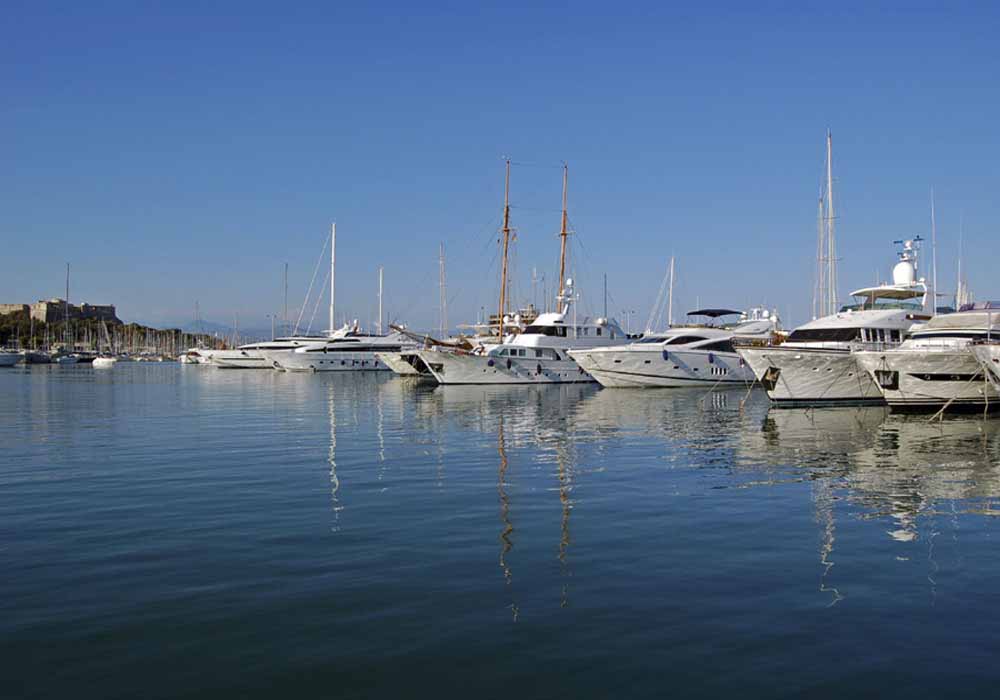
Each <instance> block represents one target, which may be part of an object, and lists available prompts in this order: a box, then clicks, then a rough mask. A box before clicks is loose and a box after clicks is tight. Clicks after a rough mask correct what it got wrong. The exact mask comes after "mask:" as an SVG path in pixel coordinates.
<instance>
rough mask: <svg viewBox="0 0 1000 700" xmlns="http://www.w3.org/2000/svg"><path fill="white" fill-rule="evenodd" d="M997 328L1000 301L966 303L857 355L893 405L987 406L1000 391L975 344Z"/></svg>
mask: <svg viewBox="0 0 1000 700" xmlns="http://www.w3.org/2000/svg"><path fill="white" fill-rule="evenodd" d="M998 333H1000V304H997V303H995V302H986V303H981V304H967V305H965V306H963V307H962V308H961V309H960V310H959V311H958V312H956V313H951V314H943V315H941V316H935V317H934V318H932V319H930V320H929V321H928V322H927V323H926V324H924V325H922V326H920V327H919V328H918V329H916V330H914V332H913V334H912V335H911V336H910V337H909V338H908V339H907V340H906V341H905V342H903V344H902V345H900V346H899V347H897V348H885V349H882V348H880V349H870V350H864V351H859V352H857V353H855V355H856V357H857V360H858V363H859V364H860V365H861V366H862V367H863V368H864V369H865V371H866V372H867V373H868V374H869V375H870V376H871V378H872V380H873V381H874V383H875V384H877V385H878V387H879V389H881V391H882V395H883V396H884V397H885V401H886V403H888V404H889V407H890V408H892V409H893V410H907V409H909V410H925V409H937V408H948V409H954V410H960V409H962V408H982V407H983V406H984V404H989V403H993V404H997V403H1000V393H998V392H997V388H996V386H994V385H993V384H992V383H990V382H989V381H988V378H987V376H986V375H985V374H984V373H983V367H982V364H981V362H980V360H979V359H977V357H976V355H975V354H974V352H973V348H972V344H973V343H975V342H976V341H985V340H986V339H987V338H991V337H992V336H995V335H997V334H998ZM987 347H989V346H987Z"/></svg>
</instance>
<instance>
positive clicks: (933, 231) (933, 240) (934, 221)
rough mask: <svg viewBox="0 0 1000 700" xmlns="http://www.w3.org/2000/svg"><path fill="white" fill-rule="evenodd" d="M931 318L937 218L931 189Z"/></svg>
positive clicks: (934, 300)
mask: <svg viewBox="0 0 1000 700" xmlns="http://www.w3.org/2000/svg"><path fill="white" fill-rule="evenodd" d="M931 284H932V285H933V286H934V292H933V293H932V294H931V316H937V293H938V286H937V217H936V216H935V215H934V188H933V187H932V188H931Z"/></svg>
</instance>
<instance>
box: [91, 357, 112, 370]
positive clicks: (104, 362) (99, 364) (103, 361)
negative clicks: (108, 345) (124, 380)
mask: <svg viewBox="0 0 1000 700" xmlns="http://www.w3.org/2000/svg"><path fill="white" fill-rule="evenodd" d="M116 362H118V358H117V357H95V358H94V369H111V368H112V367H114V366H115V363H116Z"/></svg>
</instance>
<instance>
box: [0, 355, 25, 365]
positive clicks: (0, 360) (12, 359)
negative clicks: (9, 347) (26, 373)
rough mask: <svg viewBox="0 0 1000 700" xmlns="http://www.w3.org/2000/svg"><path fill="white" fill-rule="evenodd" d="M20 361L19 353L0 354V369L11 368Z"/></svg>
mask: <svg viewBox="0 0 1000 700" xmlns="http://www.w3.org/2000/svg"><path fill="white" fill-rule="evenodd" d="M20 361H21V353H19V352H0V367H13V366H14V365H16V364H17V363H18V362H20Z"/></svg>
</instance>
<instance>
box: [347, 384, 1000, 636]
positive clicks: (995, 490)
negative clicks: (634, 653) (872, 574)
mask: <svg viewBox="0 0 1000 700" xmlns="http://www.w3.org/2000/svg"><path fill="white" fill-rule="evenodd" d="M367 388H368V389H374V390H375V391H376V393H377V396H376V397H375V400H374V406H373V409H372V413H371V419H372V420H373V422H374V424H375V425H374V431H373V432H374V433H375V434H376V435H375V437H376V444H375V445H374V448H375V452H376V454H375V461H376V462H377V463H378V464H379V465H380V466H381V465H386V466H388V465H391V464H392V463H393V461H394V454H393V451H394V448H395V447H396V446H397V443H398V448H399V450H400V454H406V453H409V451H410V450H412V448H413V447H415V446H421V445H427V446H428V448H427V452H426V454H428V455H429V456H430V460H429V463H430V464H431V465H433V469H434V470H435V471H434V483H435V484H436V485H437V486H439V487H440V486H443V485H444V483H445V475H446V474H448V473H449V472H451V473H452V474H453V475H455V476H458V477H460V478H464V477H465V476H466V473H465V472H466V466H465V465H466V462H467V460H468V459H469V458H471V457H472V456H473V455H475V453H476V451H477V450H478V449H480V446H481V445H483V442H484V441H489V442H490V443H491V444H492V445H493V447H492V448H491V451H492V452H493V453H494V459H495V460H496V463H497V467H496V470H497V471H496V494H497V498H498V499H499V515H500V521H501V522H500V532H499V536H498V539H499V550H500V551H499V566H500V569H501V571H502V574H503V579H504V586H505V589H506V590H507V591H508V595H509V599H508V604H509V607H510V609H511V611H512V614H513V616H514V618H515V619H517V618H518V616H519V615H520V614H521V608H520V606H519V605H518V604H517V600H516V597H515V595H514V580H513V579H514V572H513V571H512V568H511V565H510V555H511V552H512V550H513V548H514V543H515V534H514V533H515V528H514V524H513V521H514V520H515V519H514V518H513V517H512V502H513V500H515V499H518V500H520V502H521V504H522V507H521V508H520V510H521V518H520V521H521V522H520V523H519V529H518V536H517V540H519V541H520V542H521V543H522V545H523V543H525V542H528V543H529V547H530V543H533V542H535V541H541V540H542V539H544V538H548V537H552V538H553V539H552V540H549V541H550V542H553V544H554V549H555V552H554V554H555V557H556V559H557V561H558V576H559V601H560V603H559V604H560V606H561V607H566V606H567V605H568V604H569V600H570V584H571V582H572V581H573V569H572V566H571V559H572V551H573V550H574V549H575V548H576V547H578V546H582V547H584V548H586V547H588V546H589V545H591V544H592V543H588V542H583V543H580V544H578V543H575V542H574V539H573V538H572V537H571V524H572V523H573V520H574V519H578V518H581V517H582V518H583V520H582V521H581V522H586V521H587V518H588V517H590V518H593V517H596V516H595V515H594V512H595V509H593V508H588V506H589V505H591V501H592V500H593V499H594V498H606V497H608V494H607V492H605V491H604V489H606V488H607V486H608V484H612V483H619V482H620V481H621V480H622V479H625V478H627V477H626V476H625V475H627V474H630V470H638V471H637V472H636V474H637V476H636V477H635V478H639V479H643V478H644V477H643V476H642V475H643V473H645V474H647V475H654V474H656V475H661V474H662V470H663V469H664V468H665V469H666V470H668V471H670V470H676V471H677V473H678V477H677V478H678V479H681V478H686V477H681V475H682V474H696V475H698V477H697V480H695V481H690V482H684V483H685V484H687V486H686V488H687V489H688V490H689V491H690V492H691V493H692V494H693V495H695V494H697V495H702V494H703V493H708V494H710V493H711V491H712V490H713V489H738V490H747V489H749V490H750V494H749V495H747V496H746V498H750V499H753V498H755V496H754V495H753V494H754V493H755V491H754V490H755V489H756V490H759V489H768V488H777V487H781V486H786V485H794V484H803V485H808V493H809V494H810V500H811V504H810V505H811V510H812V520H813V522H814V523H815V528H816V530H815V532H816V536H817V546H816V547H815V548H814V549H812V551H813V552H814V555H813V556H814V557H815V559H814V561H816V562H818V565H819V567H818V572H817V577H818V586H817V588H818V591H819V592H820V594H822V595H823V596H824V598H825V600H826V604H827V605H830V606H835V605H837V604H838V603H839V602H841V601H842V600H844V598H845V596H847V595H848V591H847V589H846V583H847V582H846V581H845V580H843V574H839V573H838V572H840V571H841V569H840V568H838V567H837V561H838V558H839V559H843V558H844V556H845V551H844V547H845V543H844V538H843V527H844V524H845V518H846V519H847V521H848V522H850V523H851V524H852V528H853V527H854V526H855V524H858V523H860V524H862V526H864V527H866V528H868V532H870V533H871V535H873V536H874V537H875V539H876V540H881V541H882V542H887V543H893V544H892V546H894V547H896V549H895V550H894V556H895V557H896V558H897V559H899V560H900V561H909V560H910V559H911V558H912V557H913V556H914V550H913V547H922V548H923V550H924V553H925V555H926V559H927V563H926V575H927V580H928V585H929V587H930V591H931V595H932V597H933V596H936V595H937V588H938V580H939V577H938V575H937V571H938V569H939V565H938V563H937V558H938V549H939V542H940V541H941V540H940V536H941V534H942V531H943V532H945V533H948V532H950V533H951V534H950V536H951V540H950V541H951V543H952V545H955V546H957V544H958V532H959V527H958V519H959V518H960V517H963V516H970V515H971V516H991V515H995V514H997V513H1000V510H998V509H997V508H996V507H995V506H994V501H995V500H996V499H997V498H998V496H1000V441H998V440H997V436H996V433H997V431H998V429H1000V427H998V426H1000V423H998V421H997V420H996V419H984V418H983V417H981V416H970V417H954V418H950V419H948V420H945V421H943V422H941V421H934V422H929V421H928V420H927V419H926V417H921V416H914V417H909V416H898V415H892V414H890V413H889V412H888V411H887V409H885V408H880V407H859V408H819V409H802V410H798V409H781V410H777V409H770V408H768V406H767V405H766V403H765V402H763V401H761V400H758V398H759V391H758V390H756V389H754V390H751V391H749V392H748V391H747V390H745V389H744V388H742V387H741V388H738V389H724V390H718V391H710V392H705V391H704V390H698V389H694V390H690V391H688V390H670V391H662V392H658V391H649V392H633V391H625V390H622V391H614V390H600V389H598V388H596V387H592V386H586V385H580V386H549V387H543V386H508V387H503V386H499V387H475V386H454V387H441V386H437V387H435V386H433V385H427V384H421V383H414V382H406V381H399V380H394V381H386V382H381V383H379V384H378V385H377V386H369V387H367ZM748 396H749V399H748ZM351 401H352V403H353V404H354V405H356V402H354V400H353V399H351ZM388 422H392V423H393V428H392V430H388V429H387V428H386V425H387V423H388ZM334 425H335V420H334V416H333V413H332V412H331V426H334ZM331 429H332V428H331ZM475 436H478V438H476V437H475ZM331 444H335V442H334V441H333V440H331ZM332 454H333V453H332V451H331V460H330V461H331V467H333V465H334V460H333V456H332ZM513 462H517V463H519V464H524V465H525V467H526V469H525V470H524V471H523V472H522V474H523V476H522V478H520V479H519V480H518V481H517V482H515V486H512V483H511V481H510V478H509V469H510V466H511V464H512V463H513ZM584 464H588V465H590V466H589V467H588V468H586V469H583V468H582V465H584ZM530 467H539V468H540V469H538V470H535V471H531V470H530ZM380 474H381V470H380ZM534 474H541V475H551V477H554V480H553V482H551V485H550V486H547V487H545V489H543V490H544V491H545V492H546V493H550V494H552V495H553V496H555V498H556V499H557V501H556V500H555V499H554V500H552V501H549V502H547V503H543V504H539V503H537V502H536V499H538V498H540V497H541V496H539V495H536V494H538V493H540V491H536V490H535V488H536V487H531V488H529V489H528V490H527V491H525V492H522V489H524V488H525V486H524V484H525V483H527V482H529V481H530V480H531V479H532V478H534V477H533V475H534ZM657 478H658V479H659V480H658V481H657V482H656V483H658V484H659V485H660V487H661V488H665V489H667V490H668V491H667V493H665V494H663V495H668V493H669V494H670V495H673V494H675V493H679V491H678V489H677V487H676V486H674V484H673V483H671V482H670V481H669V480H668V481H667V482H666V486H664V483H665V482H664V481H663V477H662V476H658V477H657ZM668 479H669V477H668ZM331 482H333V483H336V481H335V474H334V470H333V469H331ZM588 484H590V485H592V487H593V488H592V489H590V490H588V489H587V488H586V487H587V485H588ZM581 485H583V486H584V491H583V492H582V493H584V494H585V495H583V496H582V497H581V496H579V495H578V491H577V489H578V487H579V486H581ZM692 489H693V491H692ZM338 491H339V485H338V487H337V488H335V490H334V493H335V500H336V498H337V497H338V496H337V495H336V494H337V493H338ZM586 494H590V496H589V499H590V500H588V496H587V495H586ZM610 497H612V498H620V497H621V496H616V495H615V494H614V493H611V495H610ZM525 507H527V509H528V510H527V511H525ZM536 507H541V508H543V509H548V508H550V507H551V508H553V509H558V510H557V511H554V510H547V511H545V512H548V513H550V514H552V515H553V516H554V515H555V513H556V512H557V513H558V521H557V522H558V532H552V531H548V532H546V531H542V530H539V529H537V528H538V527H540V525H539V524H537V523H536V522H535V521H534V520H532V518H534V517H536V516H535V513H536V512H538V511H535V510H533V509H534V508H536ZM621 507H623V508H625V509H628V508H629V507H630V504H628V503H624V502H623V503H622V504H621ZM578 509H579V510H580V513H579V514H578V515H575V516H574V515H573V513H574V511H575V510H578ZM526 516H530V517H526ZM539 517H541V516H539ZM717 517H718V519H720V520H722V521H725V520H726V519H727V518H728V517H729V515H728V514H727V513H724V512H719V513H717ZM543 519H544V518H543ZM552 522H553V523H555V522H556V521H555V520H553V521H552ZM868 523H870V524H871V525H870V526H869V525H867V524H868ZM604 524H605V525H607V524H608V523H604ZM587 532H588V533H591V532H592V531H591V530H590V529H589V528H588V529H587ZM588 536H592V535H588ZM853 536H854V537H856V536H857V535H856V534H855V535H853ZM846 546H847V548H848V549H847V550H846V551H847V553H849V554H850V556H851V557H856V551H855V549H852V548H856V547H857V544H856V542H855V541H854V540H853V539H850V538H849V539H848V544H847V545H846ZM907 547H908V548H907ZM954 548H955V547H952V549H954ZM550 551H552V550H550ZM525 556H528V555H527V554H525ZM526 575H529V576H530V574H529V573H528V572H526V571H522V572H521V573H520V574H519V579H520V580H522V581H523V580H524V577H525V576H526ZM522 595H523V592H522Z"/></svg>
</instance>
